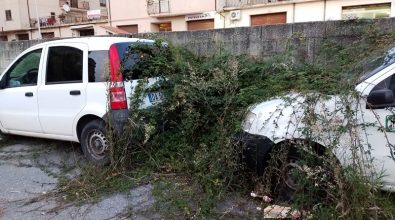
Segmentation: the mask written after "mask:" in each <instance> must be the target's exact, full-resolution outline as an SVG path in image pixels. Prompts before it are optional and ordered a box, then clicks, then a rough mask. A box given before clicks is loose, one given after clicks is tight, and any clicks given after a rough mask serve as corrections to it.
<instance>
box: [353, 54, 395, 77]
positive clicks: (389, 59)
mask: <svg viewBox="0 0 395 220" xmlns="http://www.w3.org/2000/svg"><path fill="white" fill-rule="evenodd" d="M393 63H395V47H392V48H391V49H389V50H388V51H387V52H386V53H385V54H383V55H382V56H379V57H376V58H375V59H373V60H371V61H370V62H367V63H366V64H365V65H364V68H363V69H364V71H363V72H364V74H363V75H362V77H361V78H360V80H359V81H360V82H362V81H364V80H366V79H368V78H370V77H371V76H373V75H375V74H376V73H378V72H380V71H381V70H383V69H384V68H386V67H388V66H390V65H391V64H393Z"/></svg>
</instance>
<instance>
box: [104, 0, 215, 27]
mask: <svg viewBox="0 0 395 220" xmlns="http://www.w3.org/2000/svg"><path fill="white" fill-rule="evenodd" d="M108 5H109V6H108V8H109V18H110V23H111V24H110V25H111V26H112V27H116V28H119V29H122V30H124V31H127V32H130V33H137V32H139V33H146V32H158V31H185V30H201V29H212V28H221V24H216V21H218V20H219V16H220V15H219V14H218V13H217V12H216V8H215V6H216V5H215V0H188V1H186V0H109V1H108Z"/></svg>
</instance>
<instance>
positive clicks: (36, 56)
mask: <svg viewBox="0 0 395 220" xmlns="http://www.w3.org/2000/svg"><path fill="white" fill-rule="evenodd" d="M40 58H41V49H39V50H35V51H32V52H30V53H28V54H26V55H24V56H22V57H21V58H20V59H19V60H18V61H16V63H15V64H14V65H13V66H12V67H11V68H10V70H8V72H7V74H6V77H7V85H6V86H7V87H19V86H27V85H30V86H32V85H37V77H38V71H39V67H40Z"/></svg>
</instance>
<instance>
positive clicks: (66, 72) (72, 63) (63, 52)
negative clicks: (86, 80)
mask: <svg viewBox="0 0 395 220" xmlns="http://www.w3.org/2000/svg"><path fill="white" fill-rule="evenodd" d="M82 70H83V52H82V50H79V49H77V48H73V47H65V46H59V47H50V48H49V53H48V64H47V74H46V75H47V77H46V84H47V85H48V84H59V83H81V82H82V72H83V71H82Z"/></svg>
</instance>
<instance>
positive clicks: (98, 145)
mask: <svg viewBox="0 0 395 220" xmlns="http://www.w3.org/2000/svg"><path fill="white" fill-rule="evenodd" d="M81 148H82V151H83V152H84V155H85V157H86V158H87V159H88V160H89V161H92V162H93V163H95V164H97V165H99V166H105V165H107V164H109V162H110V159H109V143H108V140H107V136H106V124H105V122H104V121H103V120H100V119H97V120H93V121H90V122H89V123H87V124H86V125H85V127H84V128H83V129H82V132H81Z"/></svg>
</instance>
